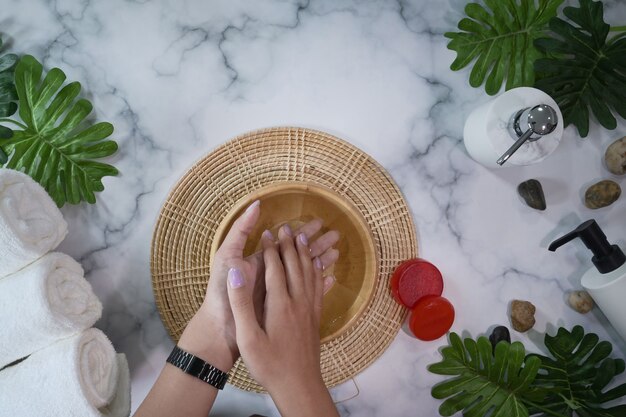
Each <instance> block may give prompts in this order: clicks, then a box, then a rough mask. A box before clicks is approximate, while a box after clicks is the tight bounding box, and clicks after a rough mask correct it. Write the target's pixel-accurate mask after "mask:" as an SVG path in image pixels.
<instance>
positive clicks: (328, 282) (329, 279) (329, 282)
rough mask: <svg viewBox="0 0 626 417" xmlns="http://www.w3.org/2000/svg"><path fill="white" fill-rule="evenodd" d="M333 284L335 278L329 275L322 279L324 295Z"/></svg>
mask: <svg viewBox="0 0 626 417" xmlns="http://www.w3.org/2000/svg"><path fill="white" fill-rule="evenodd" d="M334 283H335V277H334V276H332V275H329V276H327V277H326V278H324V294H326V293H327V292H328V290H330V289H331V287H332V286H333V284H334Z"/></svg>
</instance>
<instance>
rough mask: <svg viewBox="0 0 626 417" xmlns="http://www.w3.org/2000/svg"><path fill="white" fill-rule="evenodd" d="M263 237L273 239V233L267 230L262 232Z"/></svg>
mask: <svg viewBox="0 0 626 417" xmlns="http://www.w3.org/2000/svg"><path fill="white" fill-rule="evenodd" d="M263 239H268V240H274V235H273V234H272V232H270V231H269V230H266V231H264V232H263Z"/></svg>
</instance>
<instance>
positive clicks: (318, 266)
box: [313, 257, 324, 270]
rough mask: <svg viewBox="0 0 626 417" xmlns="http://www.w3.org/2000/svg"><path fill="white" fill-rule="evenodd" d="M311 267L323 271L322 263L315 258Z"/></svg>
mask: <svg viewBox="0 0 626 417" xmlns="http://www.w3.org/2000/svg"><path fill="white" fill-rule="evenodd" d="M313 265H315V267H316V268H317V269H320V270H321V269H324V265H322V261H321V260H320V258H317V257H316V258H315V259H313Z"/></svg>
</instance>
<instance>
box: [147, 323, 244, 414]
mask: <svg viewBox="0 0 626 417" xmlns="http://www.w3.org/2000/svg"><path fill="white" fill-rule="evenodd" d="M221 333H222V329H220V328H219V327H216V326H214V325H212V324H211V323H210V322H209V320H206V319H205V318H204V317H203V316H202V315H200V314H196V316H194V317H193V318H192V319H191V321H190V322H189V324H188V325H187V328H186V329H185V331H184V333H183V335H182V336H181V338H180V340H179V342H178V346H179V347H180V348H181V349H183V350H185V351H187V352H189V353H191V354H193V355H195V356H197V357H199V358H201V359H203V360H204V361H206V362H208V363H210V364H211V365H213V366H215V367H216V368H218V369H220V370H222V371H224V372H228V371H229V370H230V368H232V366H233V363H234V362H235V360H236V354H235V353H233V351H232V350H231V349H230V348H229V347H228V345H227V344H226V342H225V339H224V337H223V335H222V334H221ZM217 393H218V390H217V389H216V388H214V387H212V386H211V385H209V384H207V383H206V382H204V381H201V380H200V379H198V378H196V377H193V376H191V375H187V374H186V373H184V372H183V371H182V370H180V369H178V368H177V367H175V366H173V365H171V364H169V363H167V364H165V366H164V368H163V370H162V371H161V374H160V375H159V378H158V379H157V381H156V382H155V384H154V386H153V387H152V389H151V390H150V392H149V393H148V395H147V396H146V398H145V399H144V401H143V403H142V404H141V406H140V407H139V409H138V410H137V412H136V413H135V417H160V416H163V417H165V416H167V417H170V416H181V417H182V416H185V417H187V416H188V417H195V416H201V417H206V416H207V415H208V413H209V411H210V410H211V407H212V406H213V402H214V401H215V397H216V396H217Z"/></svg>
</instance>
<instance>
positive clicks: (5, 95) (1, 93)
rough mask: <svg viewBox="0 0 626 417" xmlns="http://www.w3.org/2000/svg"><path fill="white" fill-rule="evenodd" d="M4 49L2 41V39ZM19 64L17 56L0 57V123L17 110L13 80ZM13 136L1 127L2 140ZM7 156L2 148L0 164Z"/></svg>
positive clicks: (0, 42)
mask: <svg viewBox="0 0 626 417" xmlns="http://www.w3.org/2000/svg"><path fill="white" fill-rule="evenodd" d="M0 47H2V39H0ZM16 62H17V55H15V54H6V55H3V56H1V57H0V122H1V121H2V118H5V117H9V116H11V115H12V114H13V113H15V111H16V110H17V103H16V100H17V92H16V91H15V83H14V78H13V69H14V67H15V63H16ZM11 136H13V131H12V130H11V129H9V128H8V127H6V126H0V140H2V139H8V138H10V137H11ZM6 160H7V155H6V154H5V153H4V152H3V151H2V149H1V148H0V164H3V163H5V162H6Z"/></svg>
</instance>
